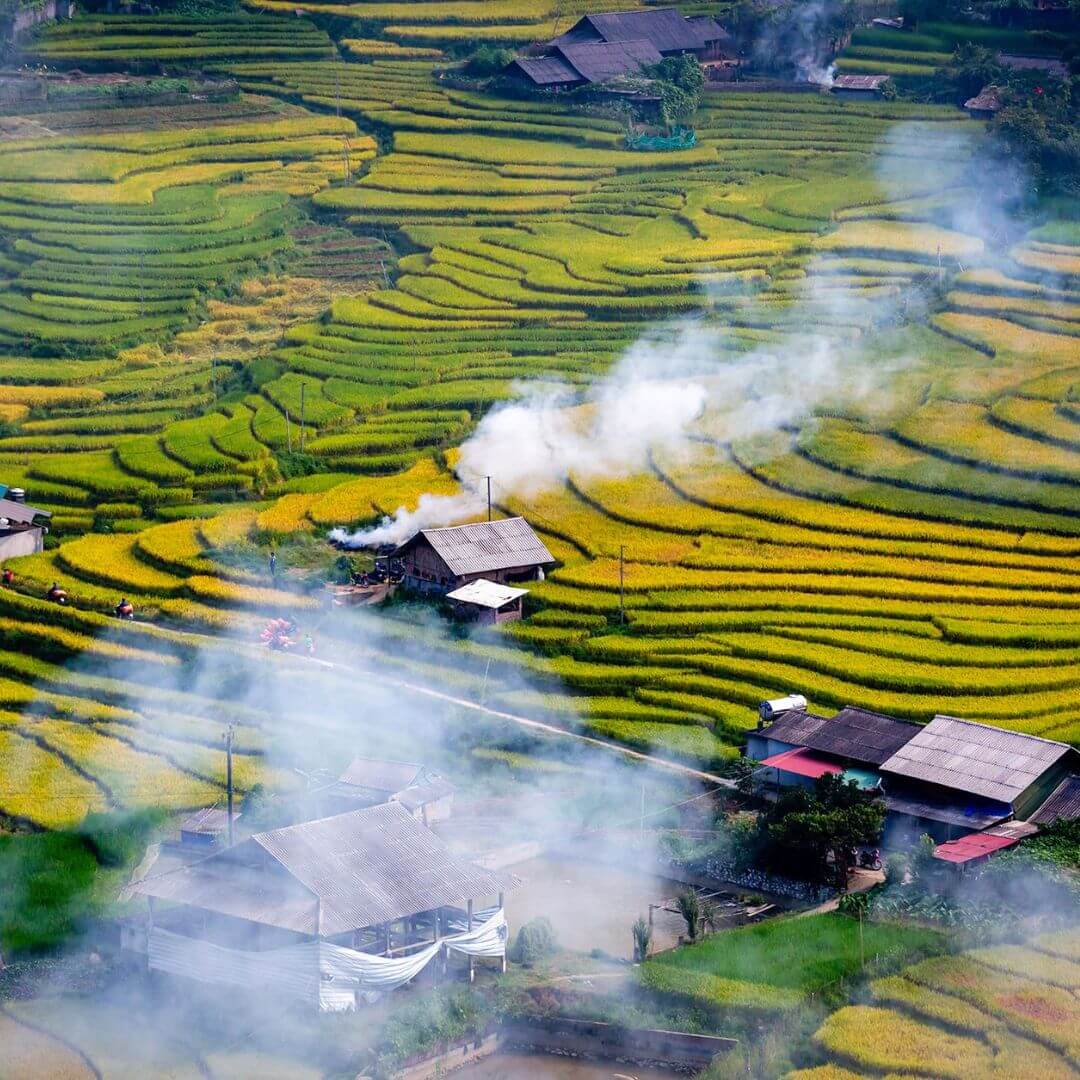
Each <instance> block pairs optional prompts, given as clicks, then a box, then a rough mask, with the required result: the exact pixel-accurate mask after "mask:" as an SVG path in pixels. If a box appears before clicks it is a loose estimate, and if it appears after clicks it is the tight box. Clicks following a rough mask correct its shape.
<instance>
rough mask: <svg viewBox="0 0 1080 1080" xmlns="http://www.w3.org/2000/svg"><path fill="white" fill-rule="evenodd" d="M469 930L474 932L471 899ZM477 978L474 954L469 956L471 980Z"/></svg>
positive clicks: (470, 903) (470, 902)
mask: <svg viewBox="0 0 1080 1080" xmlns="http://www.w3.org/2000/svg"><path fill="white" fill-rule="evenodd" d="M469 931H470V933H471V932H472V901H471V900H470V901H469ZM475 978H476V967H475V965H474V963H473V958H472V956H470V957H469V982H472V981H473V979H475Z"/></svg>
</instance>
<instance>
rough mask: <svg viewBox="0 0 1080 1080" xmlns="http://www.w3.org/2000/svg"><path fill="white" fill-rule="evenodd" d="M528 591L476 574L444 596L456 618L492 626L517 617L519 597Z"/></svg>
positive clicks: (520, 602)
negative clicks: (473, 579) (466, 582)
mask: <svg viewBox="0 0 1080 1080" xmlns="http://www.w3.org/2000/svg"><path fill="white" fill-rule="evenodd" d="M528 595H529V590H528V589H516V588H514V587H513V586H512V585H500V584H499V583H498V582H495V581H489V580H488V579H487V578H477V579H476V581H470V582H469V584H468V585H462V587H461V588H460V589H455V590H454V591H453V592H451V593H447V594H446V599H447V600H449V601H450V602H451V603H452V604H453V605H454V614H455V615H456V616H457V617H458V618H459V619H463V620H466V621H468V622H476V623H480V624H481V625H487V626H493V625H494V624H495V623H502V622H514V621H516V620H517V619H520V618H521V615H522V601H523V600H524V598H525V597H526V596H528Z"/></svg>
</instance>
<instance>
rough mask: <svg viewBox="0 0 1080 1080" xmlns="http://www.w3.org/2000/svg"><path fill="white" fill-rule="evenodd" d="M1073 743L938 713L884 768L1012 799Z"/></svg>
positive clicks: (1005, 800) (998, 799)
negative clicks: (1053, 740)
mask: <svg viewBox="0 0 1080 1080" xmlns="http://www.w3.org/2000/svg"><path fill="white" fill-rule="evenodd" d="M1073 753H1074V751H1073V749H1072V747H1070V746H1067V745H1066V744H1065V743H1059V742H1051V741H1050V740H1049V739H1040V738H1038V737H1037V736H1035V735H1024V734H1021V733H1020V732H1017V731H1005V730H1003V729H1002V728H995V727H989V726H988V725H986V724H977V723H974V722H973V721H971V720H958V719H956V718H955V717H952V716H935V717H934V719H933V720H931V721H930V723H929V724H927V725H926V727H924V728H922V729H920V730H919V731H918V732H916V734H915V735H914V737H913V738H911V739H910V740H909V741H908V742H907V743H905V744H904V745H903V746H902V747H900V749H899V750H897V751H896V753H895V754H893V755H892V757H890V758H889V759H888V760H887V761H886V762H884V763H883V764H882V766H881V771H882V772H884V773H888V774H891V775H894V776H906V777H909V778H911V779H913V780H922V781H925V782H926V783H929V784H936V785H938V786H939V787H946V788H952V789H953V790H955V791H966V792H968V793H970V794H972V795H981V796H983V797H984V798H987V799H993V800H995V801H996V802H1001V803H1012V802H1013V801H1014V800H1015V799H1017V798H1019V796H1020V795H1021V794H1023V792H1025V791H1027V789H1028V788H1029V787H1031V785H1032V784H1034V783H1035V782H1036V781H1037V780H1038V779H1039V777H1041V776H1042V775H1043V774H1044V773H1045V772H1046V770H1047V769H1049V768H1051V767H1052V766H1053V765H1055V764H1056V763H1057V762H1058V761H1060V760H1061V759H1062V758H1063V757H1065V756H1066V755H1068V754H1073Z"/></svg>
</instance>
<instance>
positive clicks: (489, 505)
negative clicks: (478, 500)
mask: <svg viewBox="0 0 1080 1080" xmlns="http://www.w3.org/2000/svg"><path fill="white" fill-rule="evenodd" d="M484 479H485V480H487V495H488V521H490V520H491V477H490V476H486V477H484Z"/></svg>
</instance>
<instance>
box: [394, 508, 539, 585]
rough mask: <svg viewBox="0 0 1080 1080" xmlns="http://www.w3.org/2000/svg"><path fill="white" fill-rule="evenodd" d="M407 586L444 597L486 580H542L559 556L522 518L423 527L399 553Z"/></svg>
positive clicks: (502, 581)
mask: <svg viewBox="0 0 1080 1080" xmlns="http://www.w3.org/2000/svg"><path fill="white" fill-rule="evenodd" d="M393 557H394V558H396V559H399V560H400V561H401V564H402V567H403V570H404V584H405V587H406V588H408V589H412V590H414V591H416V592H421V593H435V594H439V595H445V594H446V593H448V592H453V591H454V590H456V589H460V588H461V587H462V586H463V585H468V584H469V582H471V581H477V580H479V579H480V578H485V579H487V580H488V581H493V582H496V583H498V584H501V585H506V584H511V583H518V582H524V581H536V580H542V579H543V577H544V571H545V570H546V569H547V568H549V567H551V566H554V565H555V558H554V556H553V555H552V554H551V552H550V551H548V549H547V548H546V547H545V546H544V544H543V541H542V540H541V539H540V537H538V536H537V535H536V533H535V532H533V530H532V527H531V526H530V525H529V523H528V522H527V521H526V520H525V519H524V518H520V517H513V518H500V519H499V520H497V521H477V522H474V523H473V524H471V525H454V526H451V527H449V528H444V529H421V530H420V532H418V533H417V534H416V535H415V536H413V537H411V538H410V539H408V540H406V541H405V543H404V544H402V545H401V546H400V547H398V548H397V550H395V551H394V553H393Z"/></svg>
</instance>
